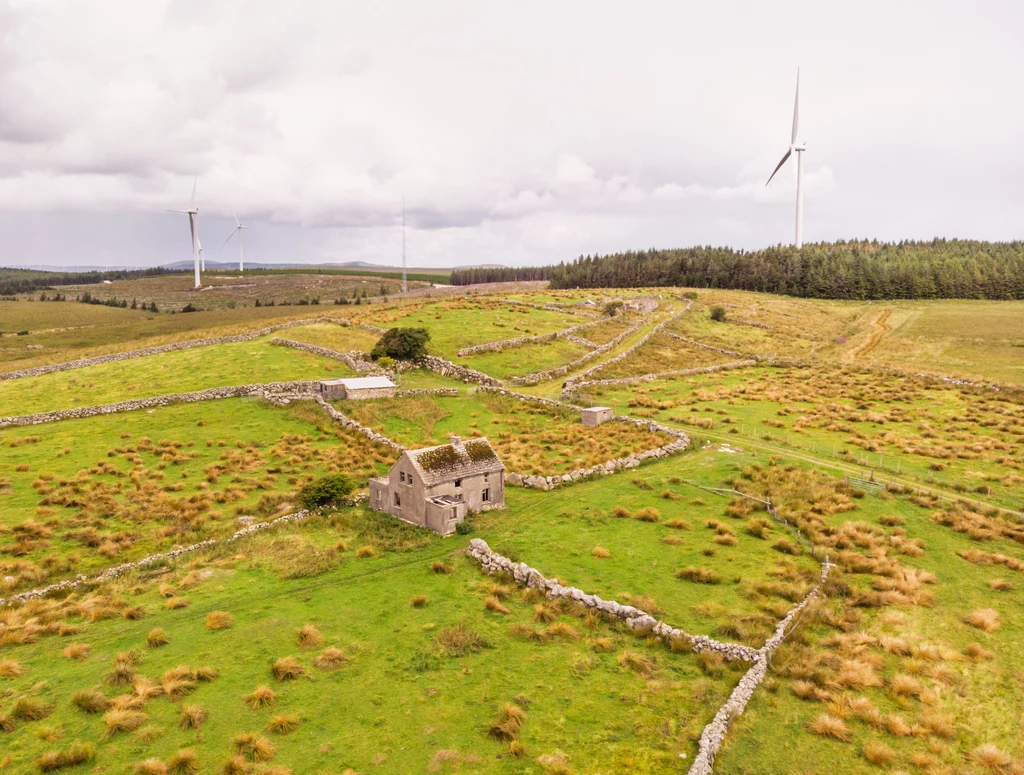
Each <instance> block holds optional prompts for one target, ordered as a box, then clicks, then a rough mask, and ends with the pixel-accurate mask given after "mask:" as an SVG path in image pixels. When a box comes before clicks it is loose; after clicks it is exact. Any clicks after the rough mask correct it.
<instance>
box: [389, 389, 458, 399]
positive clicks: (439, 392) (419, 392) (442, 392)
mask: <svg viewBox="0 0 1024 775" xmlns="http://www.w3.org/2000/svg"><path fill="white" fill-rule="evenodd" d="M395 395H396V396H450V397H453V398H458V396H459V389H458V388H412V389H410V390H396V391H395Z"/></svg>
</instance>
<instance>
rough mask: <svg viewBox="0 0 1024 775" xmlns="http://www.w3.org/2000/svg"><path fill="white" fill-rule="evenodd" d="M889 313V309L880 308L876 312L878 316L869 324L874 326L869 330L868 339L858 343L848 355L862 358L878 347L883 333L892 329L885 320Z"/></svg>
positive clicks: (890, 312)
mask: <svg viewBox="0 0 1024 775" xmlns="http://www.w3.org/2000/svg"><path fill="white" fill-rule="evenodd" d="M891 314H892V310H891V309H885V310H882V311H881V312H880V313H878V316H877V317H876V318H875V319H874V320H873V321H871V325H873V326H874V327H875V330H874V331H872V332H871V336H870V337H868V340H867V341H866V342H865V343H864V344H862V345H860V347H857V348H856V349H855V350H853V352H851V353H850V356H851V357H852V358H853V359H854V360H857V359H859V358H863V357H864V356H865V355H867V354H868V353H869V352H871V351H872V350H874V349H875V348H876V347H878V345H879V344H881V343H882V340H883V339H884V338H885V335H886V334H888V333H889V332H891V331H892V327H891V326H890V325H889V324H888V323H887V322H886V321H887V320H888V319H889V315H891Z"/></svg>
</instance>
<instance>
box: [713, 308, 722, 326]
mask: <svg viewBox="0 0 1024 775" xmlns="http://www.w3.org/2000/svg"><path fill="white" fill-rule="evenodd" d="M711 319H712V320H714V321H717V322H718V323H724V322H725V307H712V308H711Z"/></svg>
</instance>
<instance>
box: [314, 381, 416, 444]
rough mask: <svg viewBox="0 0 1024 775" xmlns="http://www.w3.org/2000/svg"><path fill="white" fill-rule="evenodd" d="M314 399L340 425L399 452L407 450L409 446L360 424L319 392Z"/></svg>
mask: <svg viewBox="0 0 1024 775" xmlns="http://www.w3.org/2000/svg"><path fill="white" fill-rule="evenodd" d="M314 400H315V401H316V402H317V403H318V404H320V406H322V407H323V409H324V411H325V412H327V416H328V417H330V418H331V419H332V420H334V421H335V422H336V423H338V424H339V425H341V426H343V427H345V428H348V429H349V430H353V431H356V432H357V433H361V434H363V435H364V436H366V438H368V439H369V440H370V441H375V442H377V443H378V444H383V445H385V446H387V447H391V449H393V450H395V451H397V452H405V450H406V449H408V447H403V446H402V445H401V444H399V443H398V442H396V441H392V440H391V439H389V438H388V437H387V436H382V435H381V434H379V433H377V431H375V430H373V428H367V427H366V426H365V425H360V424H359V423H357V422H356V421H355V420H353V419H352V418H351V417H348V416H347V415H344V414H342V413H341V412H339V411H338V410H337V409H335V408H334V407H333V406H331V405H330V404H329V403H328V402H327V401H324V399H323V398H321V397H320V395H319V394H317V395H316V396H314Z"/></svg>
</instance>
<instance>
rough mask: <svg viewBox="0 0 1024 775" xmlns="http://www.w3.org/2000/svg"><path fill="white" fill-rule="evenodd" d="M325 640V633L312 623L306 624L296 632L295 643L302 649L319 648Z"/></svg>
mask: <svg viewBox="0 0 1024 775" xmlns="http://www.w3.org/2000/svg"><path fill="white" fill-rule="evenodd" d="M323 642H324V636H323V634H322V633H321V632H320V630H318V629H317V628H316V627H315V626H313V625H312V624H304V625H302V626H301V627H299V629H298V630H296V632H295V643H296V644H297V645H298V647H299V648H300V649H314V648H319V647H320V646H322V645H323Z"/></svg>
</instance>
